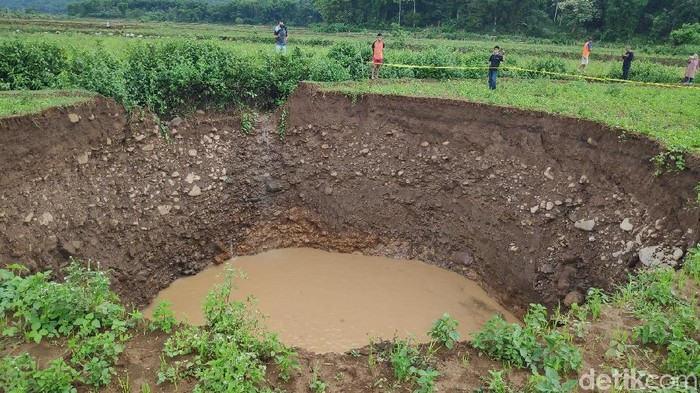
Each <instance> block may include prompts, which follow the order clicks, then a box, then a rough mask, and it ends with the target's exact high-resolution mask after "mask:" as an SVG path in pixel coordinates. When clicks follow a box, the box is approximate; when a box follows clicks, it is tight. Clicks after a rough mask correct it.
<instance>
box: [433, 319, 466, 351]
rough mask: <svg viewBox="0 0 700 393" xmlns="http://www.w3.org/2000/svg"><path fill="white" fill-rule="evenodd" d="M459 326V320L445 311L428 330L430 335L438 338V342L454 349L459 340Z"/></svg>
mask: <svg viewBox="0 0 700 393" xmlns="http://www.w3.org/2000/svg"><path fill="white" fill-rule="evenodd" d="M457 327H459V322H457V321H456V320H455V319H454V318H452V317H450V314H448V313H445V314H444V315H443V316H442V317H440V318H439V319H438V320H437V321H435V324H433V327H432V328H431V329H430V331H429V332H428V335H429V336H430V337H432V338H433V340H436V341H437V342H439V343H441V344H443V345H444V346H446V347H447V348H448V349H452V348H454V346H455V343H456V342H457V341H459V332H457Z"/></svg>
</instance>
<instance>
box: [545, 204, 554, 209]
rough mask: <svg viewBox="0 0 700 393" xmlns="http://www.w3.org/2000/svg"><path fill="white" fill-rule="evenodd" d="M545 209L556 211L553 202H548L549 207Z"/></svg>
mask: <svg viewBox="0 0 700 393" xmlns="http://www.w3.org/2000/svg"><path fill="white" fill-rule="evenodd" d="M545 208H546V209H547V210H552V209H554V204H553V203H552V202H547V206H546V207H545Z"/></svg>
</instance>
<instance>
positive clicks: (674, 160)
mask: <svg viewBox="0 0 700 393" xmlns="http://www.w3.org/2000/svg"><path fill="white" fill-rule="evenodd" d="M687 153H688V149H686V148H684V147H677V146H673V147H670V148H668V150H666V151H663V152H661V153H659V154H657V155H655V156H654V157H652V159H651V161H652V162H653V163H654V168H655V169H654V176H659V175H661V174H662V173H664V172H672V171H674V170H675V171H678V172H680V171H682V170H684V169H685V168H686V163H685V154H687Z"/></svg>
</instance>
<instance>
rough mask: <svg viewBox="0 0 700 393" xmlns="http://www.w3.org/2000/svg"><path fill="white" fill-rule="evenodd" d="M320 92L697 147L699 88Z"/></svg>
mask: <svg viewBox="0 0 700 393" xmlns="http://www.w3.org/2000/svg"><path fill="white" fill-rule="evenodd" d="M320 86H321V88H322V89H325V90H329V91H330V90H332V91H340V92H343V93H347V94H352V95H357V94H398V95H412V96H422V97H439V98H452V99H459V100H466V101H475V102H482V103H486V104H494V105H503V106H511V107H517V108H525V109H534V110H538V111H543V112H548V113H553V114H559V115H565V116H571V117H578V118H584V119H588V120H594V121H598V122H601V123H604V124H608V125H610V126H613V127H620V128H624V129H627V130H631V131H634V132H639V133H641V134H645V135H648V136H650V137H652V138H654V139H657V140H659V141H661V142H663V143H664V144H666V145H667V146H683V147H687V148H689V149H693V150H695V151H698V149H700V124H699V123H698V121H697V116H698V114H697V109H698V108H700V89H687V88H658V87H648V86H634V85H622V84H601V83H588V82H585V81H566V82H563V81H552V80H547V79H539V80H510V79H504V78H501V79H500V80H499V84H498V89H497V90H495V91H492V90H489V89H488V86H487V85H486V80H485V79H484V80H472V79H464V80H452V81H420V80H400V81H393V80H384V81H381V83H375V84H373V83H370V82H369V81H366V82H352V83H323V84H320Z"/></svg>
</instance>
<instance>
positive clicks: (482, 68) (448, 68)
mask: <svg viewBox="0 0 700 393" xmlns="http://www.w3.org/2000/svg"><path fill="white" fill-rule="evenodd" d="M370 64H371V62H370ZM382 66H383V67H396V68H420V69H436V70H487V69H489V68H490V67H489V66H430V65H411V64H394V63H383V64H382ZM499 70H510V71H523V72H532V73H536V74H543V75H552V76H559V77H565V78H578V79H585V80H593V81H601V82H621V83H628V84H635V85H644V86H657V87H675V88H682V89H700V86H689V85H683V84H677V85H674V84H670V83H654V82H640V81H631V80H626V79H615V78H601V77H596V76H587V75H574V74H564V73H561V72H551V71H541V70H530V69H527V68H520V67H510V66H502V67H499Z"/></svg>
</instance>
